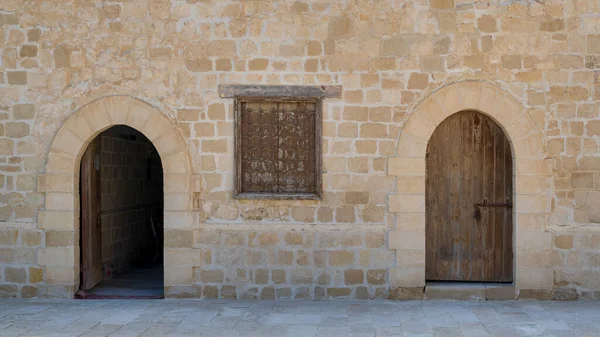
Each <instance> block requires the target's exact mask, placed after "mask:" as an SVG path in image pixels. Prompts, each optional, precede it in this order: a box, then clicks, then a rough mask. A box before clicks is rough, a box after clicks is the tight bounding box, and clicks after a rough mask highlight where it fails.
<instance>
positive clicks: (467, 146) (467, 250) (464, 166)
mask: <svg viewBox="0 0 600 337" xmlns="http://www.w3.org/2000/svg"><path fill="white" fill-rule="evenodd" d="M473 115H474V114H473V113H472V112H465V113H461V114H460V115H459V116H460V123H461V130H460V133H461V135H462V139H461V158H460V159H461V183H460V197H459V198H458V199H459V200H460V205H461V210H460V211H461V215H460V226H461V227H460V247H461V254H460V268H461V270H462V277H461V278H462V279H464V280H472V278H473V274H472V272H473V271H472V268H471V264H472V263H471V261H472V256H471V254H472V252H473V249H472V237H471V233H472V232H473V203H472V200H473V192H472V188H473V186H472V185H473V167H472V163H471V161H472V159H473Z"/></svg>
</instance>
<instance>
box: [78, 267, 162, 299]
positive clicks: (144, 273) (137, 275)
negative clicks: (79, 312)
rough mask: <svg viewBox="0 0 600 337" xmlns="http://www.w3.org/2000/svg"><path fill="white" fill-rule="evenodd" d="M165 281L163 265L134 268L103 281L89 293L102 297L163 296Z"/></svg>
mask: <svg viewBox="0 0 600 337" xmlns="http://www.w3.org/2000/svg"><path fill="white" fill-rule="evenodd" d="M163 279H164V274H163V267H162V265H154V266H148V267H139V268H132V269H130V270H128V271H126V272H124V273H122V274H119V275H117V276H115V277H114V278H112V279H110V280H106V281H102V282H101V283H100V284H98V285H97V286H95V287H94V288H92V289H91V290H90V291H89V292H88V293H90V294H95V295H101V296H162V294H163V289H164V286H163Z"/></svg>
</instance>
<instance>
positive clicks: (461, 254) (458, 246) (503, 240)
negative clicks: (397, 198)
mask: <svg viewBox="0 0 600 337" xmlns="http://www.w3.org/2000/svg"><path fill="white" fill-rule="evenodd" d="M426 166H427V181H426V236H425V240H426V258H425V268H426V279H427V280H432V281H434V280H436V281H479V282H512V277H513V242H512V237H513V236H512V232H513V222H512V194H513V193H512V175H513V173H512V156H511V148H510V144H509V142H508V139H507V138H506V136H505V135H504V132H503V131H502V129H501V128H500V127H499V126H498V125H497V124H496V123H495V122H494V121H493V120H492V119H490V118H489V117H487V116H485V115H483V114H481V113H478V112H476V111H462V112H459V113H456V114H454V115H452V116H450V117H448V118H447V119H446V120H444V121H443V122H442V123H441V124H440V125H439V126H438V127H437V128H436V130H435V131H434V133H433V135H432V136H431V139H430V140H429V144H428V146H427V159H426Z"/></svg>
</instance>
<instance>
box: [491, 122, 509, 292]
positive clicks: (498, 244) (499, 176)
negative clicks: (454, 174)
mask: <svg viewBox="0 0 600 337" xmlns="http://www.w3.org/2000/svg"><path fill="white" fill-rule="evenodd" d="M493 130H494V132H493V133H494V135H493V138H494V179H493V180H494V191H493V193H494V196H493V197H494V203H499V204H502V203H505V202H506V200H505V198H504V194H505V186H504V181H505V180H504V168H505V167H504V138H506V137H504V134H503V133H502V130H501V129H500V128H499V127H498V125H494V126H493ZM504 209H505V207H494V208H491V209H490V212H491V214H492V215H493V220H494V227H493V228H494V234H493V236H494V239H493V240H494V249H493V251H494V266H493V268H494V271H493V274H492V275H490V279H492V280H493V281H494V282H500V281H501V280H502V269H503V266H504V265H503V258H504V254H503V251H502V250H503V248H504V247H503V239H504Z"/></svg>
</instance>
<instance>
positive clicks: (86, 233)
mask: <svg viewBox="0 0 600 337" xmlns="http://www.w3.org/2000/svg"><path fill="white" fill-rule="evenodd" d="M97 139H98V138H96V139H94V140H93V141H92V142H91V143H90V144H89V145H88V148H87V149H86V151H85V153H84V154H83V157H82V159H81V170H80V179H81V234H80V235H81V243H80V249H81V278H82V279H81V287H82V288H83V289H84V290H89V289H92V288H93V287H94V286H95V285H96V284H98V283H100V282H101V281H102V241H101V239H102V238H101V232H100V227H99V225H100V223H99V221H98V220H99V219H98V217H99V212H100V174H99V172H98V171H96V169H95V168H94V156H95V155H96V154H97V151H98V143H99V142H98V141H97Z"/></svg>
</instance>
